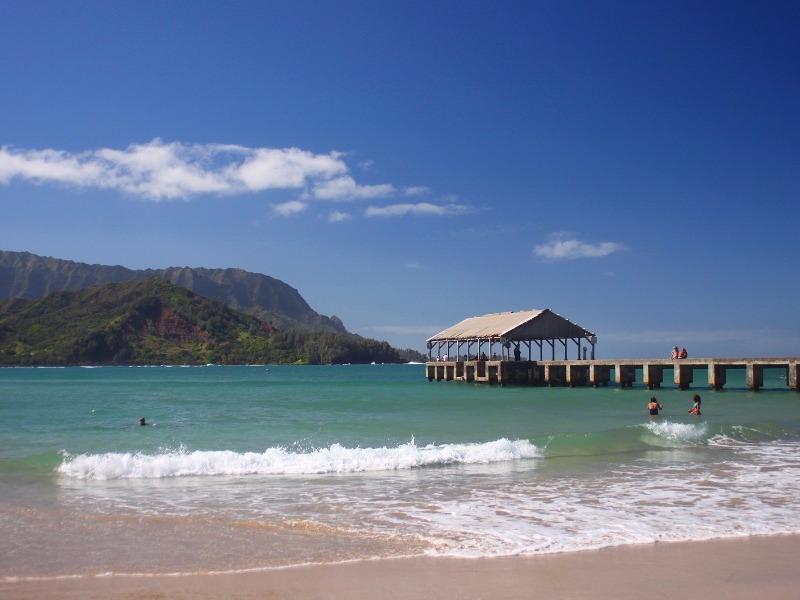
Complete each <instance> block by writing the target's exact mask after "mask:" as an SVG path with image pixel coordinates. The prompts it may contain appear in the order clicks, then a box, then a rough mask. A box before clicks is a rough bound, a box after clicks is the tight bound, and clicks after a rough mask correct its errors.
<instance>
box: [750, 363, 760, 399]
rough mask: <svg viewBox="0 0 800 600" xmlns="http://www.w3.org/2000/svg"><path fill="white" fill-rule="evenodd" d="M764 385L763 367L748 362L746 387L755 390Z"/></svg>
mask: <svg viewBox="0 0 800 600" xmlns="http://www.w3.org/2000/svg"><path fill="white" fill-rule="evenodd" d="M763 385H764V367H763V366H762V365H756V364H753V363H750V364H748V365H747V387H749V388H750V389H751V390H753V391H754V392H757V391H758V390H759V389H761V387H762V386H763Z"/></svg>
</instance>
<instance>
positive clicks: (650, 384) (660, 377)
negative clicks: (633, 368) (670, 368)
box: [642, 365, 664, 390]
mask: <svg viewBox="0 0 800 600" xmlns="http://www.w3.org/2000/svg"><path fill="white" fill-rule="evenodd" d="M663 381H664V367H662V366H659V365H642V383H644V387H645V388H647V389H648V390H653V389H655V388H660V387H661V383H662V382H663Z"/></svg>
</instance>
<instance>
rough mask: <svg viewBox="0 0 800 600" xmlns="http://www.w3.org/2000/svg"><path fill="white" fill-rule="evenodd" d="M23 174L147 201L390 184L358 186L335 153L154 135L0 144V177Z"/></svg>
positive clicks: (335, 193)
mask: <svg viewBox="0 0 800 600" xmlns="http://www.w3.org/2000/svg"><path fill="white" fill-rule="evenodd" d="M12 179H23V180H28V181H32V182H34V183H60V184H65V185H72V186H77V187H81V188H90V187H93V188H99V189H112V190H117V191H120V192H124V193H128V194H132V195H134V196H138V197H141V198H146V199H149V200H163V199H174V198H189V197H191V196H195V195H198V194H217V195H227V194H242V193H250V192H260V191H264V190H298V191H304V190H307V189H311V190H313V191H314V193H312V194H311V196H312V197H317V198H330V199H343V198H347V197H355V198H359V197H363V198H374V197H383V196H386V195H388V194H390V193H393V192H394V187H393V186H391V185H388V184H386V185H375V186H363V185H358V184H357V183H356V182H355V181H354V180H353V179H352V177H350V176H349V175H348V167H347V165H346V163H345V162H344V161H343V159H342V155H341V154H340V153H338V152H331V153H329V154H314V153H312V152H308V151H305V150H300V149H298V148H280V149H279V148H248V147H245V146H238V145H232V144H205V145H203V144H186V143H181V142H171V143H166V142H163V141H161V140H160V139H155V140H153V141H151V142H149V143H147V144H132V145H130V146H128V147H127V148H125V149H124V150H115V149H110V148H101V149H99V150H94V151H88V152H82V153H70V152H66V151H60V150H52V149H47V150H17V149H14V148H11V147H8V146H3V147H2V148H0V183H2V184H7V183H9V182H10V181H11V180H12Z"/></svg>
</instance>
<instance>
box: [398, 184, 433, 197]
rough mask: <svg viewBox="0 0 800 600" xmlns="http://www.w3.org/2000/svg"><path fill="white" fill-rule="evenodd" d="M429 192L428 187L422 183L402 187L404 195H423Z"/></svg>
mask: <svg viewBox="0 0 800 600" xmlns="http://www.w3.org/2000/svg"><path fill="white" fill-rule="evenodd" d="M429 193H430V189H428V188H427V187H425V186H424V185H415V186H409V187H406V188H403V195H404V196H424V195H425V194H429Z"/></svg>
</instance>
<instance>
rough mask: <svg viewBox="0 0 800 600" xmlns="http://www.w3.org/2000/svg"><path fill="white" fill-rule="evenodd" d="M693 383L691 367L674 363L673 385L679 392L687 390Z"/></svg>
mask: <svg viewBox="0 0 800 600" xmlns="http://www.w3.org/2000/svg"><path fill="white" fill-rule="evenodd" d="M692 381H694V369H692V366H691V365H685V364H681V363H675V385H676V386H678V389H679V390H688V389H689V384H691V383H692Z"/></svg>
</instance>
